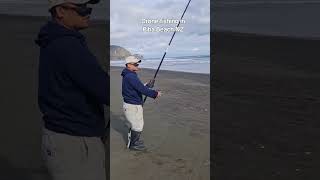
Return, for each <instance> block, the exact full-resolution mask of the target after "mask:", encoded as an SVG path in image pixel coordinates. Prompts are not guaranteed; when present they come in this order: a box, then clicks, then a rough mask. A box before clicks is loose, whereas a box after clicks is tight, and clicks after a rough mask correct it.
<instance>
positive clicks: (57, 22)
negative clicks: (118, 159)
mask: <svg viewBox="0 0 320 180" xmlns="http://www.w3.org/2000/svg"><path fill="white" fill-rule="evenodd" d="M49 1H50V12H51V14H52V20H51V21H49V22H48V23H47V24H46V25H44V26H43V27H42V28H41V30H40V33H39V35H38V38H37V40H36V43H37V44H38V45H39V46H40V60H39V89H38V102H39V107H40V110H41V112H42V114H43V121H44V128H43V136H42V152H43V157H44V161H45V165H46V166H47V168H48V170H49V173H50V174H51V176H52V177H53V179H54V180H105V179H106V174H105V149H104V144H103V142H102V140H101V137H103V136H104V135H105V129H106V122H105V118H104V107H103V106H104V105H109V76H108V74H107V73H106V72H104V71H103V69H102V68H101V66H100V65H99V64H98V62H97V59H96V57H95V56H94V55H93V54H92V53H91V52H90V51H89V49H88V47H87V45H86V41H85V38H84V36H83V35H82V34H81V33H80V32H79V30H81V29H85V28H87V27H88V26H89V24H88V23H89V22H88V21H89V15H90V13H91V11H92V9H91V8H89V7H87V4H88V3H91V4H95V3H98V1H97V0H90V1H89V0H49Z"/></svg>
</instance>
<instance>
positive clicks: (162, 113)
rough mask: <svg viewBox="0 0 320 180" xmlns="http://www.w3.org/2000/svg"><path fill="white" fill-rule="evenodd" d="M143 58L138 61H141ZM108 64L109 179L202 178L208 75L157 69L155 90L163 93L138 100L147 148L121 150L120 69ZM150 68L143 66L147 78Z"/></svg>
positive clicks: (206, 154) (205, 157)
mask: <svg viewBox="0 0 320 180" xmlns="http://www.w3.org/2000/svg"><path fill="white" fill-rule="evenodd" d="M142 63H143V62H142ZM122 69H123V68H117V67H111V70H110V76H111V94H112V95H111V101H110V102H111V105H110V111H111V137H110V141H111V147H110V157H111V159H110V163H111V164H110V166H111V167H110V173H111V179H112V180H126V179H132V180H139V179H148V180H162V179H167V180H185V179H190V180H208V179H209V178H210V177H209V175H210V172H209V170H210V169H209V167H210V163H209V155H210V151H209V150H210V149H209V147H210V142H209V136H210V129H209V128H210V126H209V125H210V122H209V118H210V117H209V114H210V112H209V109H210V105H209V98H210V95H209V90H210V83H209V81H210V79H209V75H205V74H192V73H182V72H172V71H160V72H159V75H158V77H157V81H156V85H155V86H156V87H155V89H161V90H162V91H163V96H161V97H160V98H159V99H158V100H157V101H154V100H153V99H147V102H146V103H145V105H144V119H145V126H144V131H143V139H144V141H145V144H146V146H147V147H148V149H149V150H148V152H146V153H140V152H132V151H129V150H128V149H126V147H125V143H126V133H127V128H126V126H125V117H124V114H123V111H122V96H121V80H122V78H121V76H120V74H121V70H122ZM154 72H155V71H154V70H147V69H143V70H142V71H141V72H139V77H140V78H141V80H142V81H143V82H147V81H148V80H149V79H150V78H151V77H152V76H153V74H154Z"/></svg>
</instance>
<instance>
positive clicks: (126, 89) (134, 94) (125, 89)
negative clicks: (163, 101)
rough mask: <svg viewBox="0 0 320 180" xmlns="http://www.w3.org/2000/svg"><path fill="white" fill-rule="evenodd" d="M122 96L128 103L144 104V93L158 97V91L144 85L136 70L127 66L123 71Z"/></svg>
mask: <svg viewBox="0 0 320 180" xmlns="http://www.w3.org/2000/svg"><path fill="white" fill-rule="evenodd" d="M121 76H122V96H123V101H124V102H126V103H128V104H136V105H142V104H143V100H142V95H145V96H148V97H151V98H156V97H157V95H158V92H157V91H155V90H152V89H149V88H148V87H146V86H144V85H143V84H142V82H141V81H140V80H139V78H138V75H137V73H136V72H133V71H130V70H128V69H127V68H125V69H124V70H123V71H122V73H121Z"/></svg>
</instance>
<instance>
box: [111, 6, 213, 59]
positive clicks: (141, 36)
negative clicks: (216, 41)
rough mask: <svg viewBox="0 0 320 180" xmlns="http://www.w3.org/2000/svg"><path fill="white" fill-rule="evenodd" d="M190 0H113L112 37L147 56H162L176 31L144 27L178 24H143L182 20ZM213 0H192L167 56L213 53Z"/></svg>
mask: <svg viewBox="0 0 320 180" xmlns="http://www.w3.org/2000/svg"><path fill="white" fill-rule="evenodd" d="M187 3H188V0H170V1H166V0H152V1H150V0H139V1H132V0H111V1H110V30H111V34H110V41H111V45H119V46H122V47H124V48H126V49H128V50H129V51H130V52H131V53H139V54H142V55H144V56H145V57H159V56H162V55H163V53H164V51H165V49H166V47H167V44H168V43H169V40H170V38H171V36H172V34H173V32H143V27H154V28H156V27H164V28H170V27H173V28H175V27H176V25H177V24H174V23H172V24H165V23H157V24H143V23H142V21H143V19H176V20H179V19H180V17H181V15H182V13H183V10H184V9H185V6H186V5H187ZM209 3H210V1H209V0H191V3H190V5H189V7H188V9H187V12H186V13H185V15H184V18H183V19H184V20H185V23H184V24H181V25H180V27H183V29H182V30H183V32H177V33H176V35H175V37H174V39H173V42H172V43H171V46H170V48H169V50H168V53H167V56H168V57H174V56H180V55H183V56H184V55H209V51H210V6H209V5H210V4H209Z"/></svg>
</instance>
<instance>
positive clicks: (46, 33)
mask: <svg viewBox="0 0 320 180" xmlns="http://www.w3.org/2000/svg"><path fill="white" fill-rule="evenodd" d="M65 36H73V37H77V38H79V39H84V36H83V35H82V34H81V33H80V32H78V31H75V30H70V29H67V28H65V27H63V26H61V25H59V24H58V23H56V22H53V21H49V22H48V23H47V24H45V25H44V26H43V27H42V28H41V29H40V32H39V33H38V37H37V39H36V40H35V43H36V44H38V45H39V46H40V47H46V46H47V45H48V44H50V42H52V41H53V40H55V39H58V38H61V37H65Z"/></svg>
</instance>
